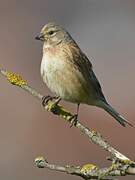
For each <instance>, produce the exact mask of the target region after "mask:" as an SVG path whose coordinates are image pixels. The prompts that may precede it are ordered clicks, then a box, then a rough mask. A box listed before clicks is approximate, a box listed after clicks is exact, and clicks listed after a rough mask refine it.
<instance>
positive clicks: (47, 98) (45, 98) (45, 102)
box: [42, 95, 54, 106]
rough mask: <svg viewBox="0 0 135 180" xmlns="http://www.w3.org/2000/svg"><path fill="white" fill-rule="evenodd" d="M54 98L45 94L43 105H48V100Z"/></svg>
mask: <svg viewBox="0 0 135 180" xmlns="http://www.w3.org/2000/svg"><path fill="white" fill-rule="evenodd" d="M53 99H54V98H53V97H51V96H49V95H48V96H43V97H42V105H43V106H46V105H47V103H48V101H52V100H53Z"/></svg>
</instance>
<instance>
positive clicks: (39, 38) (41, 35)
mask: <svg viewBox="0 0 135 180" xmlns="http://www.w3.org/2000/svg"><path fill="white" fill-rule="evenodd" d="M35 39H36V40H40V41H44V40H45V38H44V34H39V35H38V36H36V37H35Z"/></svg>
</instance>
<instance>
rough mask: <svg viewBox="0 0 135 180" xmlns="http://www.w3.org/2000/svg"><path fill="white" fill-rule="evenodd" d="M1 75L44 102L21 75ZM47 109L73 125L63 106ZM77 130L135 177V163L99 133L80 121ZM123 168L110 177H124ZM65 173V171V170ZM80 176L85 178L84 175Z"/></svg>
mask: <svg viewBox="0 0 135 180" xmlns="http://www.w3.org/2000/svg"><path fill="white" fill-rule="evenodd" d="M0 74H2V75H4V76H5V77H6V78H7V80H8V81H9V82H10V83H11V84H13V85H16V86H19V87H21V88H22V89H24V90H26V91H27V92H29V93H30V94H31V95H33V96H34V97H37V98H38V99H39V100H42V98H43V95H41V94H40V93H38V92H37V91H36V90H35V89H34V88H32V87H31V86H29V85H28V84H27V82H26V81H25V80H23V79H22V78H21V76H20V75H18V74H14V73H10V72H8V71H6V70H0ZM45 109H46V110H47V111H50V112H52V113H53V114H55V115H58V116H59V117H61V118H63V119H64V120H66V121H67V122H69V123H71V122H70V121H71V117H72V114H71V113H70V112H69V111H67V110H66V109H65V108H64V107H62V106H61V105H56V104H54V102H52V101H49V102H48V104H47V105H46V106H45ZM76 128H78V129H79V130H80V131H81V132H82V133H83V134H85V135H86V136H87V137H88V138H89V140H91V141H92V142H93V143H95V144H97V145H98V146H100V147H101V148H102V149H104V150H106V151H108V152H109V153H110V154H111V158H112V160H113V161H114V162H115V163H114V164H120V165H122V168H125V167H126V170H125V171H124V173H125V174H132V175H133V174H134V175H135V163H134V162H133V161H131V160H130V159H129V158H128V157H126V156H125V155H123V154H122V153H120V152H118V151H117V150H116V149H115V148H113V147H112V146H111V145H110V144H109V143H107V142H106V141H105V140H104V139H103V137H102V136H101V135H100V134H99V133H98V132H96V131H94V130H90V129H89V128H87V127H85V126H84V125H83V124H82V123H81V122H79V121H78V122H77V124H76ZM44 165H45V166H44V167H47V168H49V167H54V166H53V165H52V166H48V165H49V164H48V163H47V164H44ZM111 167H112V166H111ZM122 168H121V169H119V170H118V169H116V170H115V171H114V170H113V171H111V173H110V172H109V175H122V173H121V172H123V169H122ZM50 169H51V168H50ZM62 169H63V167H62ZM62 169H59V170H60V171H62ZM55 170H56V169H55ZM75 170H76V169H75ZM100 170H101V171H102V172H103V170H107V171H108V168H104V169H98V172H99V171H100ZM63 171H64V169H63ZM64 172H66V171H64ZM77 172H78V169H77ZM88 172H89V171H88ZM96 173H97V171H96ZM70 174H71V173H70ZM72 174H76V171H74V172H73V173H72ZM125 174H124V175H125ZM80 176H83V175H82V173H81V175H80ZM85 178H86V177H85ZM87 179H88V177H87Z"/></svg>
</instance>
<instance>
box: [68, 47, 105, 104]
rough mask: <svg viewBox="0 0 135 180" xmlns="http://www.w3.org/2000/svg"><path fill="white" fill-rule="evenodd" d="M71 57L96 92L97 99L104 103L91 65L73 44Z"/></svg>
mask: <svg viewBox="0 0 135 180" xmlns="http://www.w3.org/2000/svg"><path fill="white" fill-rule="evenodd" d="M70 47H71V46H70ZM71 49H72V50H71V51H72V56H73V59H74V62H75V65H76V66H77V68H78V69H79V71H81V73H82V74H83V76H84V77H85V78H86V79H87V81H88V82H89V84H90V86H92V87H93V88H94V90H95V92H96V95H97V96H98V98H100V99H102V100H104V101H105V97H104V95H103V92H102V89H101V86H100V83H99V81H98V79H97V77H96V75H95V73H94V72H93V68H92V64H91V62H90V61H89V59H88V58H87V56H86V55H85V54H84V53H83V52H82V51H81V50H80V49H79V47H78V46H77V45H76V44H74V45H72V48H71Z"/></svg>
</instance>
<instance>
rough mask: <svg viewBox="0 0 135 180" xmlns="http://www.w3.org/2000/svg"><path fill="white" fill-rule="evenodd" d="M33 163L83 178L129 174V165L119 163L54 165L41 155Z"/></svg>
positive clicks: (101, 179) (102, 179)
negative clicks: (108, 164)
mask: <svg viewBox="0 0 135 180" xmlns="http://www.w3.org/2000/svg"><path fill="white" fill-rule="evenodd" d="M35 164H36V166H37V167H38V168H48V169H50V170H54V171H60V172H65V173H68V174H71V175H77V176H81V177H83V178H84V179H100V180H110V178H109V177H110V176H125V175H127V174H131V167H129V165H122V164H121V163H117V164H112V165H111V166H110V167H105V168H99V167H97V166H95V165H94V164H85V165H83V166H82V167H81V166H73V165H65V166H60V165H55V164H50V163H48V161H47V160H46V159H44V158H43V157H37V158H36V159H35ZM134 171H135V168H132V174H134V175H135V172H134Z"/></svg>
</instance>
